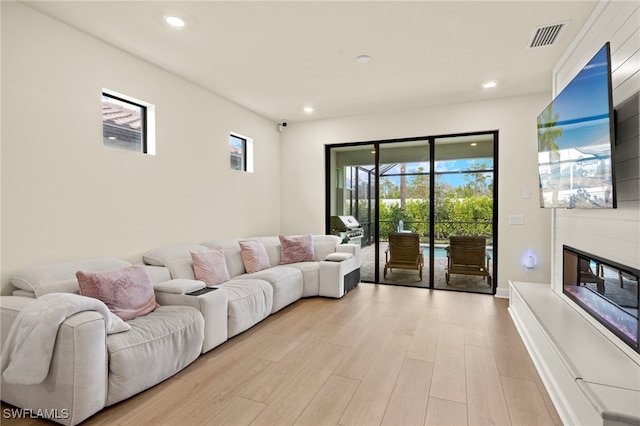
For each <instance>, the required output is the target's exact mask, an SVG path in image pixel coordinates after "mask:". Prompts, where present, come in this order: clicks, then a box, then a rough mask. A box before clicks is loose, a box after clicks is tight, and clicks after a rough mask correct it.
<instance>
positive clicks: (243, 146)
mask: <svg viewBox="0 0 640 426" xmlns="http://www.w3.org/2000/svg"><path fill="white" fill-rule="evenodd" d="M229 149H230V151H231V155H230V160H231V169H232V170H240V171H243V172H244V171H246V170H247V140H246V139H244V138H241V137H239V136H236V135H233V134H232V135H229Z"/></svg>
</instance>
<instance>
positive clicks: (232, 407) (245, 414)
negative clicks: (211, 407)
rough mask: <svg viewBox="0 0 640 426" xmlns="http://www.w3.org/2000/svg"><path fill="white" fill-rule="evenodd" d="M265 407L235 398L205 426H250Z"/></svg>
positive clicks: (259, 403) (244, 399)
mask: <svg viewBox="0 0 640 426" xmlns="http://www.w3.org/2000/svg"><path fill="white" fill-rule="evenodd" d="M265 407H267V404H263V403H262V402H257V401H252V400H250V399H247V398H242V397H238V398H235V399H234V400H233V401H232V402H231V403H230V404H229V405H227V406H226V407H225V408H224V409H223V410H222V411H220V412H219V413H218V414H217V415H216V416H213V417H212V418H211V419H210V420H209V421H208V422H207V423H206V424H207V425H211V426H214V425H234V426H242V425H250V424H251V422H253V421H254V420H255V419H256V417H258V415H259V414H260V413H261V412H262V411H263V410H264V409H265Z"/></svg>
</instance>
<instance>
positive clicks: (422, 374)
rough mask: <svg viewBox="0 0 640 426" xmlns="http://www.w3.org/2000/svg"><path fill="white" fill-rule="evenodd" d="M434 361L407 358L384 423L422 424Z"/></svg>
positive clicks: (383, 419)
mask: <svg viewBox="0 0 640 426" xmlns="http://www.w3.org/2000/svg"><path fill="white" fill-rule="evenodd" d="M433 365H434V364H433V363H432V362H426V361H420V360H417V359H411V358H405V359H404V363H403V364H402V369H401V370H400V374H399V376H398V380H397V381H396V385H395V387H394V389H393V392H392V393H391V398H390V399H389V404H388V405H387V410H386V411H385V413H384V417H383V418H382V424H383V425H421V424H423V423H424V419H425V415H426V413H427V401H428V399H429V387H430V385H431V375H432V373H433Z"/></svg>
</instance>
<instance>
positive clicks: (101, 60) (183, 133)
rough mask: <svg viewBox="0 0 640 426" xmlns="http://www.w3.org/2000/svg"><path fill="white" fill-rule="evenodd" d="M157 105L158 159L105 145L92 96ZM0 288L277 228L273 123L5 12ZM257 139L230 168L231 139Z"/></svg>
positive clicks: (83, 39)
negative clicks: (70, 265)
mask: <svg viewBox="0 0 640 426" xmlns="http://www.w3.org/2000/svg"><path fill="white" fill-rule="evenodd" d="M102 88H108V89H111V90H114V91H117V92H120V93H124V94H127V95H129V96H132V97H135V98H138V99H141V100H144V101H147V102H150V103H152V104H155V107H156V116H157V127H156V135H157V155H155V156H147V155H143V154H138V153H131V152H126V151H120V150H114V149H108V148H104V147H103V146H102V122H101V90H102ZM2 89H3V93H2V158H1V160H2V178H1V183H2V216H1V217H2V248H1V253H2V259H1V262H2V263H1V265H2V292H3V293H6V292H8V291H9V290H10V287H9V286H8V276H9V275H10V274H11V272H13V271H15V270H16V269H19V268H22V267H26V266H32V265H38V264H43V263H49V262H57V261H62V260H67V259H75V258H82V257H92V256H114V257H119V258H122V259H125V260H128V261H131V262H138V261H140V260H141V254H142V253H143V252H144V251H145V250H148V249H151V248H156V247H159V246H163V245H169V244H175V243H191V242H199V241H206V240H210V239H213V238H224V237H231V236H250V235H257V234H261V235H264V234H277V233H278V232H279V221H280V207H279V206H280V204H279V199H280V187H279V179H280V171H279V168H280V150H279V133H278V132H277V130H276V128H275V125H274V123H272V122H270V121H269V120H267V119H265V118H262V117H260V116H257V115H256V114H254V113H252V112H249V111H247V110H245V109H243V108H241V107H239V106H237V105H235V104H232V103H230V102H228V101H226V100H223V99H221V98H220V97H218V96H216V95H214V94H212V93H210V92H207V91H205V90H203V89H201V88H199V87H196V86H194V85H193V84H190V83H188V82H186V81H184V80H182V79H180V78H178V77H176V76H175V75H172V74H170V73H168V72H165V71H163V70H161V69H159V68H157V67H154V66H152V65H150V64H149V63H147V62H144V61H142V60H140V59H138V58H136V57H134V56H131V55H129V54H127V53H124V52H123V51H121V50H118V49H115V48H113V47H111V46H109V45H107V44H105V43H103V42H100V41H98V40H96V39H94V38H92V37H89V36H87V35H85V34H83V33H80V32H78V31H76V30H75V29H72V28H71V27H68V26H66V25H63V24H61V23H59V22H58V21H55V20H52V19H50V18H48V17H46V16H45V15H42V14H40V13H39V12H36V11H34V10H32V9H31V8H29V7H27V6H24V5H21V4H18V3H13V2H3V4H2ZM231 131H233V132H237V133H239V134H242V135H247V136H249V137H251V138H253V140H254V149H255V163H254V167H255V172H254V173H242V172H237V171H232V170H231V169H230V166H229V142H228V137H229V132H231Z"/></svg>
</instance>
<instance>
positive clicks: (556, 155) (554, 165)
mask: <svg viewBox="0 0 640 426" xmlns="http://www.w3.org/2000/svg"><path fill="white" fill-rule="evenodd" d="M610 58H611V56H610V51H609V43H607V44H605V45H604V46H603V47H602V49H600V51H599V52H598V53H596V55H595V56H594V57H593V58H592V59H591V60H590V61H589V62H588V63H587V64H586V65H585V66H584V68H582V70H581V71H580V72H579V73H578V74H577V75H576V76H575V77H574V79H573V80H571V82H570V83H569V84H568V85H567V86H566V87H565V88H564V89H563V90H562V92H560V94H558V96H556V98H555V99H554V100H553V102H551V104H549V106H547V107H546V108H545V109H544V111H542V113H541V114H540V115H539V116H538V174H539V177H540V206H541V207H545V208H553V207H561V208H614V207H616V193H615V188H614V184H615V179H614V176H613V145H614V144H613V137H614V134H613V101H612V96H611V59H610Z"/></svg>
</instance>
